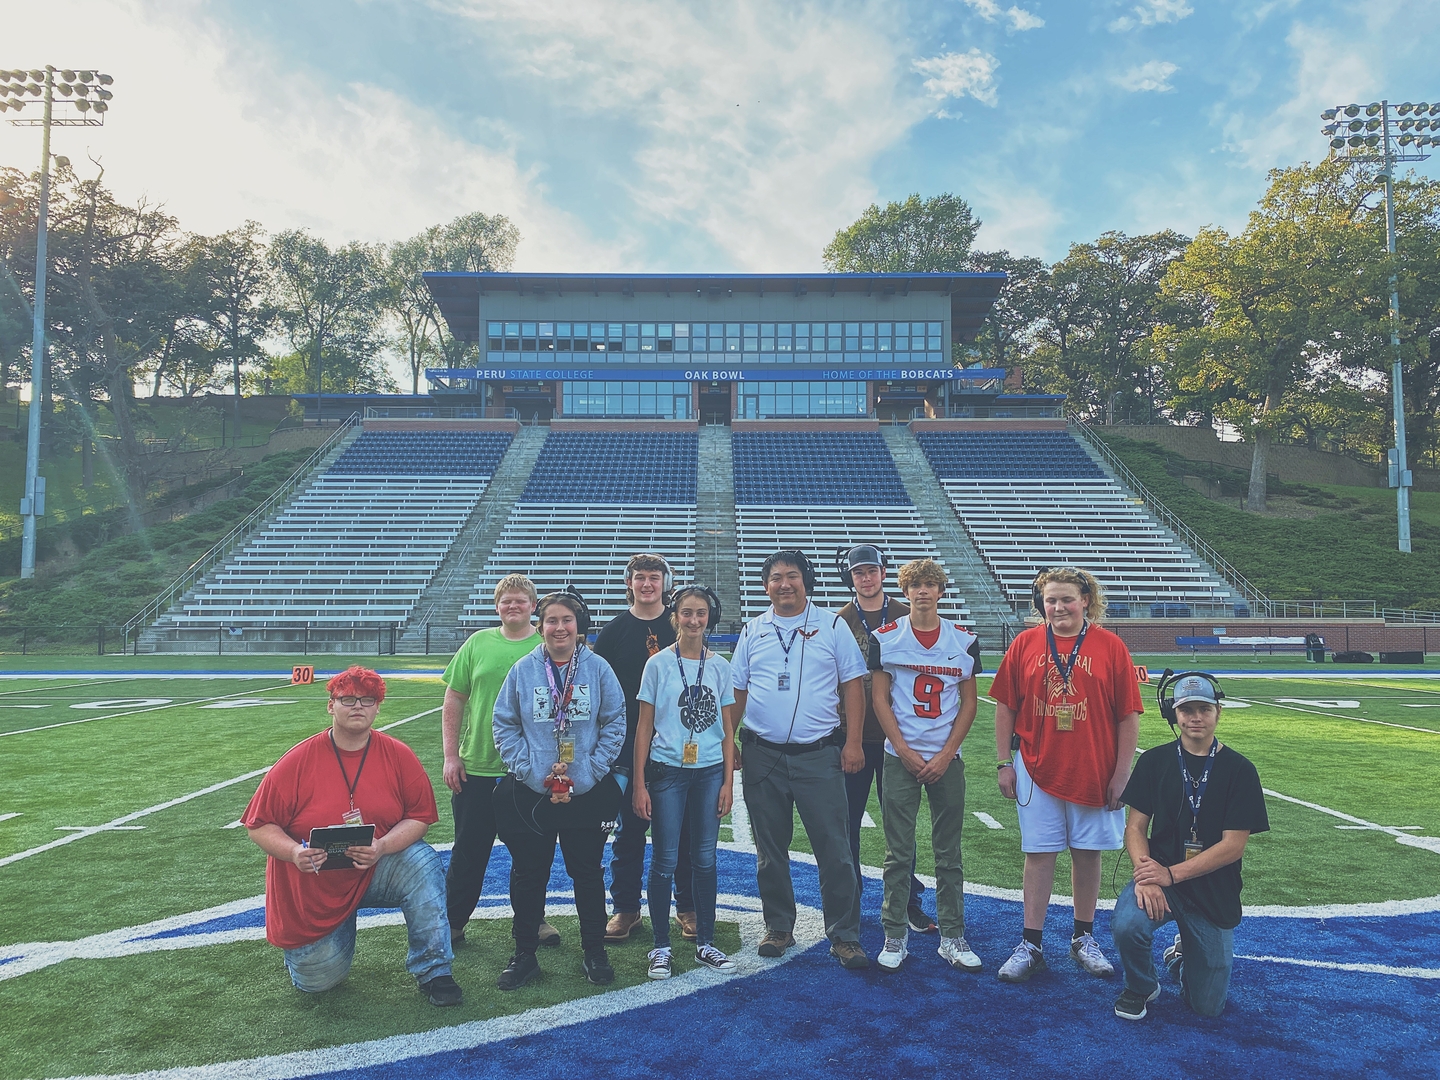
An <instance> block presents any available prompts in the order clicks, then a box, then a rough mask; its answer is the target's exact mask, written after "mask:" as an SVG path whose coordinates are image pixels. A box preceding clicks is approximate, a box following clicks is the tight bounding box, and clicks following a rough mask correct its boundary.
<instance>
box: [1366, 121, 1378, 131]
mask: <svg viewBox="0 0 1440 1080" xmlns="http://www.w3.org/2000/svg"><path fill="white" fill-rule="evenodd" d="M1365 130H1366V131H1379V130H1380V121H1379V120H1366V121H1365Z"/></svg>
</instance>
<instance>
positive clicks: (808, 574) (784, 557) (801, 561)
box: [760, 548, 815, 597]
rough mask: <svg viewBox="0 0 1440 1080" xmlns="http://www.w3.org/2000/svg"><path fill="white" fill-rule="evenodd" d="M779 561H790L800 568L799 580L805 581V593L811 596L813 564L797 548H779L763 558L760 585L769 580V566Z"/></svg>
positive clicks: (812, 591) (812, 592)
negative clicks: (766, 557)
mask: <svg viewBox="0 0 1440 1080" xmlns="http://www.w3.org/2000/svg"><path fill="white" fill-rule="evenodd" d="M781 562H787V563H792V564H793V565H795V566H798V567H799V568H800V580H801V581H802V582H804V583H805V595H806V596H807V597H808V596H812V595H813V594H814V592H815V564H814V563H812V562H811V561H810V559H809V557H808V556H807V555H806V554H805V553H804V552H803V551H801V550H800V549H799V548H781V549H780V550H779V551H777V552H775V554H774V555H771V556H770V557H769V558H768V559H766V560H765V562H764V564H763V565H762V566H761V567H760V585H761V587H762V588H763V587H764V585H765V583H766V582H767V581H769V580H770V568H771V567H772V566H774V565H775V564H776V563H781Z"/></svg>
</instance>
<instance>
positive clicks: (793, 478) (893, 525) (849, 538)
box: [732, 430, 973, 625]
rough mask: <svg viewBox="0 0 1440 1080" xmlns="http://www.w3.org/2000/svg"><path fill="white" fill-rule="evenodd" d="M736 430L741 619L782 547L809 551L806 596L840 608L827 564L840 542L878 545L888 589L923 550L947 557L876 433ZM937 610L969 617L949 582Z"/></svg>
mask: <svg viewBox="0 0 1440 1080" xmlns="http://www.w3.org/2000/svg"><path fill="white" fill-rule="evenodd" d="M732 438H733V443H732V457H733V461H734V475H735V541H736V548H737V556H738V560H739V566H740V596H741V608H742V612H741V614H742V617H744V618H746V619H750V618H754V617H755V616H756V615H759V614H760V613H761V612H763V611H764V610H765V609H766V608H767V607H768V606H769V603H770V600H769V598H768V597H767V596H766V595H765V590H764V587H763V585H762V583H761V580H760V567H761V565H762V564H763V563H764V561H765V558H766V557H767V556H768V555H770V554H771V553H772V552H774V551H776V550H778V549H780V548H799V549H800V550H802V551H804V552H805V553H806V554H807V555H808V556H809V557H810V558H811V560H812V561H813V562H814V563H815V566H816V569H817V571H818V572H819V574H818V577H819V580H818V583H817V588H816V590H815V592H814V594H813V596H812V599H813V600H814V601H815V602H816V603H817V604H819V605H820V606H822V607H829V608H836V609H838V608H840V607H842V606H843V605H844V604H845V603H846V602H847V601H848V600H849V599H850V594H849V592H848V591H847V590H846V589H845V586H844V585H843V584H841V582H840V580H839V578H838V576H837V575H836V573H835V571H834V568H833V564H834V553H835V549H836V548H837V547H840V546H842V545H843V546H846V547H849V546H851V545H853V544H861V543H866V544H879V545H880V546H881V547H883V548H884V549H885V550H886V552H887V553H888V554H889V556H890V567H891V577H890V579H889V583H888V588H889V589H890V591H891V593H892V594H893V593H894V592H895V579H894V572H895V570H896V569H898V567H899V566H901V565H902V564H903V563H906V562H908V561H910V560H911V559H918V558H922V557H929V558H932V559H935V560H936V561H937V562H940V563H941V564H942V565H943V564H944V560H943V559H941V558H940V555H939V553H938V551H937V549H936V545H935V543H934V541H933V540H932V539H931V537H930V533H929V531H928V529H927V528H926V526H925V523H924V521H923V520H922V518H921V516H920V514H919V512H918V511H917V510H916V509H915V506H914V505H913V504H912V503H911V501H910V496H909V495H908V494H907V493H906V491H905V485H904V483H903V482H902V481H901V479H900V473H899V471H898V470H897V469H896V467H895V459H894V458H893V457H891V455H890V450H889V447H888V446H887V445H886V443H885V440H884V439H883V438H882V437H881V435H880V433H879V432H878V431H781V430H771V431H737V432H735V434H734V435H733V436H732ZM941 611H942V612H943V613H944V614H945V615H946V617H947V618H952V619H954V620H955V621H957V622H963V623H965V624H966V625H972V623H973V620H972V619H971V615H970V609H969V607H968V606H967V605H966V603H965V598H964V597H962V596H958V595H956V593H955V591H954V590H953V589H952V590H951V591H950V592H949V593H947V595H946V597H945V599H944V600H943V601H942V602H941Z"/></svg>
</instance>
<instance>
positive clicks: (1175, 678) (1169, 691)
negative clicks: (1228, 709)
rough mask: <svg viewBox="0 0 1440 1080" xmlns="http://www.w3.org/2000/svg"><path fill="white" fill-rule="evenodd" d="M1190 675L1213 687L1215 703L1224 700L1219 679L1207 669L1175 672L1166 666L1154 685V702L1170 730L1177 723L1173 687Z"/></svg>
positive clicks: (1173, 728) (1172, 729)
mask: <svg viewBox="0 0 1440 1080" xmlns="http://www.w3.org/2000/svg"><path fill="white" fill-rule="evenodd" d="M1192 676H1193V677H1194V678H1197V679H1204V680H1205V681H1206V682H1208V683H1209V684H1210V685H1211V686H1212V687H1214V688H1215V701H1216V703H1217V704H1218V703H1219V702H1221V701H1224V700H1225V691H1224V690H1221V689H1220V683H1219V681H1217V680H1216V678H1215V676H1214V675H1211V674H1210V673H1209V672H1208V671H1181V672H1175V671H1171V670H1170V669H1169V668H1166V669H1165V674H1163V675H1162V676H1160V683H1159V685H1157V686H1156V687H1155V702H1156V704H1158V705H1159V706H1160V715H1161V716H1162V717H1164V718H1165V722H1166V723H1167V724H1169V725H1170V730H1171V731H1174V730H1175V725H1176V723H1178V718H1177V716H1176V714H1175V691H1174V689H1173V688H1174V686H1175V684H1176V683H1178V682H1179V681H1180V680H1181V679H1186V678H1190V677H1192Z"/></svg>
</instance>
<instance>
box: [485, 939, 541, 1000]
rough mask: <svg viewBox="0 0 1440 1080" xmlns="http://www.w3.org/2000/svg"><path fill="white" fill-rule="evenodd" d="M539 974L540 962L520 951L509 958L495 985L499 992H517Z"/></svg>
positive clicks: (531, 954)
mask: <svg viewBox="0 0 1440 1080" xmlns="http://www.w3.org/2000/svg"><path fill="white" fill-rule="evenodd" d="M539 974H540V962H539V961H538V960H536V959H535V954H534V953H533V952H527V951H525V950H523V949H522V950H521V951H520V952H517V953H516V954H515V955H514V956H512V957H511V958H510V963H508V964H506V965H505V970H504V971H502V972H501V973H500V977H499V978H498V979H496V980H495V985H496V986H498V987H499V988H500V989H501V990H519V989H520V987H522V986H524V985H525V984H526V983H528V982H529V981H530V980H531V979H533V978H535V976H536V975H539Z"/></svg>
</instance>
